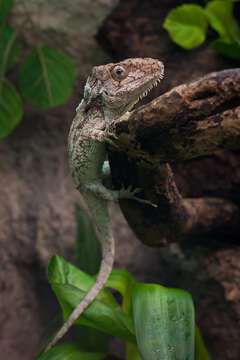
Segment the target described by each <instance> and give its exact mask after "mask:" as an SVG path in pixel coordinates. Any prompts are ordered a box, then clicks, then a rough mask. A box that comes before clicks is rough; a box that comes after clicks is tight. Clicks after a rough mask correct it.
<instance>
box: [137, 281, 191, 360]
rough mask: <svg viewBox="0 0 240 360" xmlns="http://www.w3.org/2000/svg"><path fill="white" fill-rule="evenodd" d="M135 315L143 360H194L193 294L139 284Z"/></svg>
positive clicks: (138, 342)
mask: <svg viewBox="0 0 240 360" xmlns="http://www.w3.org/2000/svg"><path fill="white" fill-rule="evenodd" d="M133 313H134V324H135V330H136V336H137V344H138V348H139V351H140V353H141V355H142V358H143V360H149V359H151V360H160V359H164V360H193V359H194V306H193V301H192V298H191V296H190V294H189V293H187V292H186V291H183V290H179V289H170V288H165V287H163V286H160V285H155V284H137V285H136V286H135V288H134V290H133Z"/></svg>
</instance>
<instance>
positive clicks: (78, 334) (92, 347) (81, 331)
mask: <svg viewBox="0 0 240 360" xmlns="http://www.w3.org/2000/svg"><path fill="white" fill-rule="evenodd" d="M74 339H75V340H76V342H77V343H78V345H79V346H80V347H81V349H83V350H85V351H90V352H91V351H100V352H107V351H108V342H109V335H107V334H106V333H103V332H102V331H99V330H97V329H94V328H92V327H87V326H83V325H77V324H76V325H75V326H74Z"/></svg>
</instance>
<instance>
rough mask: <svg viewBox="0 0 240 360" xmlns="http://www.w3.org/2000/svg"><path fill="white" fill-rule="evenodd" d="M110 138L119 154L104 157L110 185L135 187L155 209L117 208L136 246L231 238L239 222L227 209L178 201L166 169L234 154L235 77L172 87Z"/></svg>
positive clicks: (239, 117) (238, 130)
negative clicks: (229, 151) (224, 152)
mask: <svg viewBox="0 0 240 360" xmlns="http://www.w3.org/2000/svg"><path fill="white" fill-rule="evenodd" d="M114 131H115V133H116V134H117V136H118V137H119V140H118V145H119V150H122V152H120V151H116V149H111V152H110V162H111V167H112V174H113V181H114V184H115V185H116V186H121V183H124V184H125V185H128V184H133V185H134V186H136V187H141V188H142V189H143V190H144V192H143V193H142V194H140V195H141V196H142V197H145V198H150V199H151V200H152V201H153V202H154V203H157V204H158V208H157V209H154V208H151V207H149V206H145V205H140V204H136V203H134V202H129V201H121V203H120V204H121V208H122V210H123V212H124V214H125V216H126V218H127V220H128V222H129V224H130V226H131V227H132V228H133V229H134V231H135V232H136V233H137V235H138V237H139V238H140V240H142V241H143V242H145V243H148V244H151V245H157V244H161V245H165V244H166V243H167V242H168V241H169V240H174V241H176V240H180V239H183V238H186V237H189V236H191V237H192V236H193V235H194V237H196V236H199V235H202V234H203V233H204V234H205V235H206V233H211V232H213V231H214V232H216V231H217V232H219V233H220V234H221V233H222V234H223V233H226V231H235V230H236V227H237V226H238V224H239V220H240V215H239V209H238V207H237V206H236V205H235V204H233V203H232V202H231V201H228V200H225V199H221V198H210V197H208V198H198V199H193V198H191V199H187V198H183V197H182V196H181V194H180V193H179V190H178V188H177V186H176V183H175V180H174V174H173V172H172V170H171V167H170V165H169V164H167V163H166V162H168V161H171V162H175V161H182V160H186V159H191V158H196V157H199V156H202V155H206V154H210V153H212V152H214V151H216V150H219V149H236V148H240V69H233V70H225V71H220V72H217V73H211V74H208V75H206V76H204V77H203V78H201V79H198V80H195V81H192V82H190V83H188V84H183V85H180V86H178V87H176V88H174V89H172V90H171V91H169V92H167V93H166V94H164V95H162V96H160V97H158V98H156V99H155V100H153V101H152V102H151V103H149V104H147V105H145V106H143V107H141V108H140V109H138V110H136V111H133V112H131V113H128V114H126V115H124V116H123V117H122V118H121V119H119V121H118V122H117V124H115V128H114ZM120 164H121V166H120ZM123 169H124V171H123Z"/></svg>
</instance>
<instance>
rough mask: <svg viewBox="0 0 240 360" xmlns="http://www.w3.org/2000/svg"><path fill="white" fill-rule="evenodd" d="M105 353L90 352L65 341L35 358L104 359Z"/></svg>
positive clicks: (58, 359)
mask: <svg viewBox="0 0 240 360" xmlns="http://www.w3.org/2000/svg"><path fill="white" fill-rule="evenodd" d="M106 356H107V354H105V353H90V352H84V351H82V350H81V349H79V346H78V345H76V344H74V343H68V342H65V343H63V344H59V345H56V346H54V347H53V348H52V349H51V350H49V351H48V352H47V353H44V354H42V355H40V356H38V357H37V358H35V360H102V359H105V358H106Z"/></svg>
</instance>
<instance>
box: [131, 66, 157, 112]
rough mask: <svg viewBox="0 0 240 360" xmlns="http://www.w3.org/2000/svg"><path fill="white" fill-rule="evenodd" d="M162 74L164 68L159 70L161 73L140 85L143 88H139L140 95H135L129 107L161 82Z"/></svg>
mask: <svg viewBox="0 0 240 360" xmlns="http://www.w3.org/2000/svg"><path fill="white" fill-rule="evenodd" d="M163 76H164V69H162V70H161V73H160V74H159V75H158V76H157V77H156V78H155V79H153V80H150V81H149V82H147V83H145V84H144V85H143V86H142V88H143V90H142V89H141V90H142V92H140V95H139V96H138V97H137V99H136V101H135V102H134V103H133V104H132V106H131V108H133V106H135V105H136V104H137V103H138V102H139V101H140V100H142V99H143V98H144V97H146V96H147V95H148V94H149V92H150V91H151V90H152V89H153V88H154V87H156V86H157V85H158V84H159V83H160V82H161V80H162V79H163ZM139 90H140V89H139Z"/></svg>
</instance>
